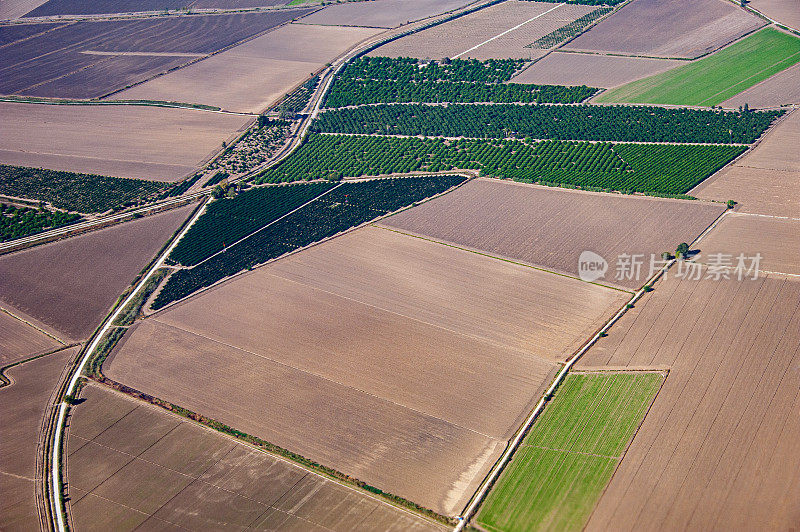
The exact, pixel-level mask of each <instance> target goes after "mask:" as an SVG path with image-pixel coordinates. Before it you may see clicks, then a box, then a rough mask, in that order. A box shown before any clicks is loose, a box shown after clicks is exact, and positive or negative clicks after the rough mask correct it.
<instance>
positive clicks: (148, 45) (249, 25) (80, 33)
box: [0, 9, 308, 98]
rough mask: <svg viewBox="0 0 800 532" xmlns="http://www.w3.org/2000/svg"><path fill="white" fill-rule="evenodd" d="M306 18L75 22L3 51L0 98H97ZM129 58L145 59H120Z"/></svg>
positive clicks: (285, 14) (282, 14)
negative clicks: (284, 24)
mask: <svg viewBox="0 0 800 532" xmlns="http://www.w3.org/2000/svg"><path fill="white" fill-rule="evenodd" d="M307 12H308V10H307V9H305V10H304V9H296V10H285V11H284V10H281V11H272V12H268V13H241V14H225V15H204V16H195V15H192V16H171V17H154V18H147V19H130V20H111V21H85V22H78V23H76V24H71V25H68V26H64V27H61V28H57V29H55V30H53V31H49V32H47V33H44V34H41V35H37V36H35V37H33V38H30V39H27V40H22V41H17V42H16V43H12V44H10V45H9V46H7V47H6V48H4V49H3V53H2V54H0V80H2V81H0V93H2V94H22V95H30V96H47V97H60V96H64V97H66V96H68V97H73V98H91V97H97V96H101V95H103V94H106V93H108V92H111V91H113V90H116V89H119V88H123V87H125V86H126V85H129V84H131V83H133V82H135V81H140V80H142V79H145V78H147V77H149V76H151V75H154V74H156V73H159V72H162V71H165V70H167V69H169V68H173V67H175V66H178V65H181V64H184V63H188V62H190V61H192V60H195V59H197V58H199V57H203V56H205V55H207V54H210V53H213V52H215V51H218V50H220V49H222V48H225V47H228V46H231V45H232V44H235V43H237V42H239V41H241V40H243V39H247V38H249V37H252V36H254V35H257V34H259V33H262V32H264V31H266V30H268V29H270V28H273V27H275V26H277V25H279V24H282V23H284V22H287V21H289V20H291V19H292V18H295V17H297V16H300V15H302V14H304V13H307ZM131 52H135V53H136V54H145V55H138V56H135V57H129V56H127V55H126V54H129V53H131ZM147 54H152V55H147Z"/></svg>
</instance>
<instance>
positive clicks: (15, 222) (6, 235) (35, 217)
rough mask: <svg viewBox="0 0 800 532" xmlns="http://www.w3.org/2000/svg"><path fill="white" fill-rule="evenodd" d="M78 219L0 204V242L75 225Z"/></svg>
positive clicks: (62, 213) (73, 216)
mask: <svg viewBox="0 0 800 532" xmlns="http://www.w3.org/2000/svg"><path fill="white" fill-rule="evenodd" d="M80 219H81V217H80V215H79V214H75V213H68V212H63V211H50V210H47V209H45V208H44V207H41V208H39V209H32V208H30V207H15V206H14V205H11V204H5V203H0V242H5V241H7V240H14V239H15V238H22V237H23V236H28V235H32V234H35V233H40V232H42V231H46V230H47V229H54V228H56V227H61V226H64V225H67V224H70V223H75V222H77V221H78V220H80Z"/></svg>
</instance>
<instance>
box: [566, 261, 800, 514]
mask: <svg viewBox="0 0 800 532" xmlns="http://www.w3.org/2000/svg"><path fill="white" fill-rule="evenodd" d="M703 273H704V274H706V273H707V271H704V272H703ZM798 346H800V282H798V281H797V280H792V279H791V278H786V277H783V276H777V277H766V278H765V277H762V278H760V279H759V280H757V281H752V280H748V281H738V280H736V279H732V280H729V281H724V280H722V281H715V280H713V279H705V280H701V281H692V280H680V279H676V278H675V276H674V272H672V271H671V272H670V273H669V275H668V278H667V279H666V280H665V281H663V282H662V281H660V282H658V283H657V284H656V286H655V291H654V292H652V293H651V294H648V295H647V296H646V297H645V298H644V299H643V300H642V301H640V302H639V303H638V304H637V305H636V307H635V308H634V309H633V310H632V311H631V312H629V313H627V314H626V315H625V316H624V317H623V318H622V320H620V322H619V323H617V324H616V325H614V326H613V327H612V328H611V330H610V331H609V334H608V337H607V338H603V339H601V340H600V343H598V344H597V345H596V346H595V347H593V348H592V349H590V351H589V352H588V353H587V356H586V357H585V358H584V359H583V360H582V361H581V362H580V363H579V365H578V368H579V369H580V368H581V367H584V368H586V367H592V368H597V367H606V366H613V367H616V368H619V367H637V368H644V367H648V366H660V367H668V368H670V370H669V376H668V377H667V380H666V382H665V384H664V386H663V388H662V389H661V391H660V392H659V394H658V397H657V398H656V400H655V402H654V403H653V406H652V408H651V409H650V411H649V413H648V414H647V416H646V417H645V420H644V423H643V424H642V427H641V428H640V430H639V432H638V433H637V435H636V438H635V439H634V441H633V443H632V445H631V446H630V448H629V449H628V452H627V454H626V455H625V458H624V459H623V460H622V462H621V464H620V466H619V468H618V469H617V471H616V473H615V474H614V477H613V479H612V480H611V483H610V484H609V486H608V487H607V489H606V491H605V493H604V495H603V497H602V498H601V499H600V502H599V504H598V506H597V508H596V509H595V511H594V513H593V514H592V517H591V519H590V521H589V524H588V527H587V529H588V530H734V529H735V530H766V529H770V530H781V529H784V530H786V529H791V528H792V527H794V526H796V523H797V518H798V507H797V504H796V501H797V500H798V497H800V477H798V475H797V471H798V470H799V469H800V438H798V435H800V418H799V417H798V416H797V411H798V408H800V394H798V389H800V372H798V371H797V368H798V364H800V349H799V348H798Z"/></svg>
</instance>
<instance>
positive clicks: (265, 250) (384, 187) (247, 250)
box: [152, 175, 465, 309]
mask: <svg viewBox="0 0 800 532" xmlns="http://www.w3.org/2000/svg"><path fill="white" fill-rule="evenodd" d="M464 180H465V178H464V177H461V176H455V175H446V176H424V177H414V178H398V179H378V180H371V181H361V182H354V183H342V184H341V185H339V186H338V187H336V188H335V189H333V190H331V191H330V192H329V193H328V194H325V195H324V196H321V197H319V198H318V199H316V200H315V201H313V202H312V203H309V204H308V205H306V206H304V207H303V208H302V209H300V210H298V211H296V212H293V213H292V214H290V215H288V216H286V217H285V218H282V219H280V220H278V221H277V222H275V223H274V224H272V225H270V226H269V227H267V228H265V229H264V230H263V231H259V232H257V233H255V234H253V235H252V236H250V237H248V238H247V239H245V240H242V241H241V242H239V243H238V244H236V245H235V246H231V247H229V248H228V249H227V250H226V251H225V253H220V254H219V255H215V256H214V257H212V258H210V259H209V260H207V261H206V262H203V263H202V264H199V265H197V266H196V267H194V268H186V269H181V270H178V271H176V272H175V273H174V274H173V275H172V276H171V277H170V278H169V280H168V281H167V283H166V284H165V285H164V288H163V289H162V290H161V292H159V294H158V296H157V297H156V299H155V301H154V302H153V305H152V307H153V309H159V308H161V307H163V306H165V305H167V304H169V303H170V302H172V301H176V300H178V299H182V298H183V297H186V296H188V295H189V294H191V293H192V292H195V291H196V290H199V289H201V288H203V287H206V286H210V285H212V284H214V283H215V282H217V281H219V280H221V279H224V278H225V277H228V276H230V275H234V274H236V273H238V272H240V271H243V270H246V269H249V268H252V267H254V266H256V265H258V264H262V263H264V262H267V261H269V260H271V259H274V258H277V257H279V256H281V255H283V254H285V253H288V252H290V251H293V250H296V249H299V248H302V247H304V246H307V245H309V244H312V243H314V242H317V241H319V240H322V239H324V238H327V237H330V236H333V235H335V234H337V233H340V232H342V231H345V230H347V229H349V228H351V227H355V226H358V225H360V224H362V223H365V222H368V221H370V220H372V219H374V218H377V217H379V216H382V215H384V214H387V213H389V212H393V211H396V210H397V209H400V208H402V207H404V206H407V205H411V204H413V203H415V202H417V201H420V200H423V199H425V198H428V197H430V196H433V195H436V194H438V193H440V192H443V191H445V190H447V189H448V188H450V187H452V186H455V185H457V184H458V183H461V182H463V181H464ZM233 201H236V200H233Z"/></svg>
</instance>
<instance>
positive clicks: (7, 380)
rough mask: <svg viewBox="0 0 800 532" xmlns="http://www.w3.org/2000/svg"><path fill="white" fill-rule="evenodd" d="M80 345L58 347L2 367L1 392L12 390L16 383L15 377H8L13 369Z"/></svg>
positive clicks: (0, 375) (0, 369)
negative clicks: (8, 372)
mask: <svg viewBox="0 0 800 532" xmlns="http://www.w3.org/2000/svg"><path fill="white" fill-rule="evenodd" d="M79 345H81V344H79V343H76V344H69V345H62V346H61V347H56V348H55V349H51V350H49V351H46V352H44V353H39V354H38V355H33V356H31V357H28V358H25V359H23V360H17V361H16V362H11V363H10V364H6V365H5V366H3V367H0V390H2V389H3V388H10V387H11V386H13V385H14V383H15V382H16V381H15V380H14V377H12V376H11V375H8V374H7V373H6V371H8V370H10V369H13V368H15V367H17V366H21V365H22V364H25V363H28V362H33V361H34V360H38V359H40V358H44V357H46V356H50V355H55V354H56V353H60V352H61V351H64V350H65V349H72V348H73V347H77V346H79Z"/></svg>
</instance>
